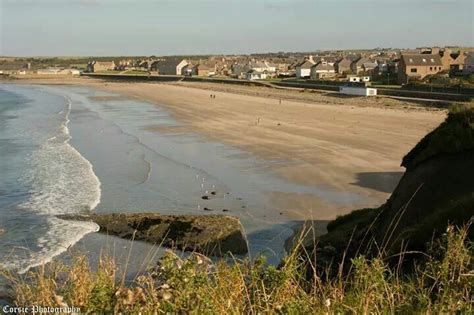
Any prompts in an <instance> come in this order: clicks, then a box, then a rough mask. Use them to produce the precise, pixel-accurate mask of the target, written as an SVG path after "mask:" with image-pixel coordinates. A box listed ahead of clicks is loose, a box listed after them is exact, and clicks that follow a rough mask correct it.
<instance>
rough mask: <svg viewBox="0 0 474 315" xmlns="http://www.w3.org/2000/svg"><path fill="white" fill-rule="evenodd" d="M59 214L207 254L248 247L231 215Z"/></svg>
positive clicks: (131, 236)
mask: <svg viewBox="0 0 474 315" xmlns="http://www.w3.org/2000/svg"><path fill="white" fill-rule="evenodd" d="M58 217H59V218H61V219H66V220H80V221H85V220H87V221H93V222H95V223H96V224H97V225H99V226H100V231H101V232H104V233H108V234H111V235H116V236H119V237H121V238H126V239H134V240H141V241H146V242H149V243H153V244H157V245H162V246H165V247H169V248H176V249H180V250H187V251H196V252H198V253H202V254H205V255H210V256H221V255H224V254H226V253H229V252H230V253H233V254H246V253H247V251H248V249H247V242H246V239H245V236H244V234H243V232H242V226H241V224H240V221H239V219H237V218H234V217H230V216H219V215H205V216H195V215H161V214H158V213H112V214H90V215H87V216H82V215H61V216H58Z"/></svg>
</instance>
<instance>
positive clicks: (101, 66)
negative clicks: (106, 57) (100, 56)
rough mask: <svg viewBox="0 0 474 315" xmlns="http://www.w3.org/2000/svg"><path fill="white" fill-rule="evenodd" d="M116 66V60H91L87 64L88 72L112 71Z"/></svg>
mask: <svg viewBox="0 0 474 315" xmlns="http://www.w3.org/2000/svg"><path fill="white" fill-rule="evenodd" d="M115 67H116V65H115V62H114V61H91V62H89V63H88V64H87V72H99V71H111V70H115Z"/></svg>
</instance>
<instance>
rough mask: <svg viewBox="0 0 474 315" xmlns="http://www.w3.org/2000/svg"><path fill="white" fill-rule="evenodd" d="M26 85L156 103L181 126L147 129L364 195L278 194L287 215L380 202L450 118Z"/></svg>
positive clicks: (191, 90) (221, 90)
mask: <svg viewBox="0 0 474 315" xmlns="http://www.w3.org/2000/svg"><path fill="white" fill-rule="evenodd" d="M24 82H25V83H26V82H28V83H43V84H79V85H88V86H93V87H95V88H99V89H104V90H107V91H112V92H117V93H121V94H122V95H126V96H128V97H136V98H138V99H141V100H145V101H148V102H151V103H155V104H157V105H159V106H161V107H163V108H166V109H167V110H168V111H169V112H170V113H171V114H172V116H173V118H175V119H176V120H178V121H180V122H181V123H183V125H184V127H179V128H170V129H169V130H167V129H166V128H162V127H161V128H159V127H156V126H149V128H150V130H153V128H158V129H157V132H170V133H175V132H179V133H183V132H188V131H189V132H197V133H199V134H201V135H204V136H206V137H209V138H210V139H213V140H218V141H223V142H225V143H228V144H231V145H233V146H236V147H238V148H240V149H243V150H245V151H247V152H250V153H252V154H254V155H255V156H257V157H258V158H260V159H263V160H265V161H268V167H269V168H271V169H272V170H274V171H276V172H277V174H279V176H281V177H282V178H284V179H286V180H289V181H291V182H296V183H300V184H304V185H314V186H318V187H321V188H327V189H331V190H337V191H345V192H352V193H356V194H359V195H360V196H361V200H363V201H362V202H359V203H350V202H348V203H344V204H340V203H330V202H327V200H321V199H319V198H318V197H317V196H314V195H309V194H303V193H301V194H281V193H275V194H274V195H273V196H272V199H273V200H274V205H275V211H285V212H287V213H288V212H289V213H291V215H290V217H292V218H294V219H295V220H305V219H315V220H330V219H334V218H335V217H336V216H337V215H341V214H345V213H347V212H349V211H350V210H353V209H355V208H359V207H370V206H377V205H379V204H381V203H383V202H384V201H385V200H386V199H387V198H388V196H389V192H390V191H391V190H392V189H393V188H394V187H395V186H396V184H397V182H398V179H399V178H400V176H401V175H402V172H403V171H404V169H403V168H401V167H400V166H399V165H400V162H401V159H402V157H403V156H404V155H405V154H406V153H407V152H408V151H409V150H410V149H411V148H412V147H413V146H414V145H415V144H416V143H417V142H418V141H419V140H420V139H421V138H422V137H423V136H424V135H425V134H427V133H428V132H429V131H431V130H432V129H434V128H435V127H436V126H438V125H439V123H440V122H442V121H443V120H444V117H445V115H446V112H445V111H442V110H425V109H421V108H420V107H417V106H413V105H411V104H410V103H406V102H400V101H395V100H391V99H386V98H373V99H368V98H340V97H336V96H331V95H325V94H322V93H314V92H312V93H310V92H302V91H299V90H294V91H291V90H273V89H269V88H261V87H244V86H238V87H228V86H225V85H222V84H207V83H206V84H203V85H201V84H197V83H184V82H183V83H174V84H157V83H115V82H103V81H98V80H92V79H81V78H80V79H69V80H65V79H62V80H57V82H56V81H55V80H52V79H47V80H31V81H30V80H25V81H24ZM210 94H215V95H216V98H212V99H211V98H210ZM280 100H281V103H280Z"/></svg>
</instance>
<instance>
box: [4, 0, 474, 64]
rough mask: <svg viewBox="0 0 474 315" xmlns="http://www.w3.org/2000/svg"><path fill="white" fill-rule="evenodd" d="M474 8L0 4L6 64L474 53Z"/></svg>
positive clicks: (367, 0) (279, 1) (361, 3)
mask: <svg viewBox="0 0 474 315" xmlns="http://www.w3.org/2000/svg"><path fill="white" fill-rule="evenodd" d="M473 16H474V0H322V1H321V0H311V1H310V0H273V1H270V0H134V1H132V0H0V55H3V56H125V55H129V56H149V55H155V56H164V55H192V54H247V53H265V52H278V51H290V52H295V51H301V52H305V51H315V50H324V49H363V48H375V47H393V48H415V47H419V46H433V45H437V46H445V45H452V46H455V45H460V46H474V18H473Z"/></svg>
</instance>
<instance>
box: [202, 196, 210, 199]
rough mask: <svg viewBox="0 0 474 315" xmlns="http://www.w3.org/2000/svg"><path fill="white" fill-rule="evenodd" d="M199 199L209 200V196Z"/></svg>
mask: <svg viewBox="0 0 474 315" xmlns="http://www.w3.org/2000/svg"><path fill="white" fill-rule="evenodd" d="M201 199H203V200H209V196H202V197H201Z"/></svg>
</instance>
